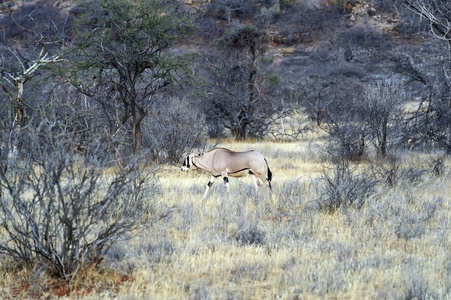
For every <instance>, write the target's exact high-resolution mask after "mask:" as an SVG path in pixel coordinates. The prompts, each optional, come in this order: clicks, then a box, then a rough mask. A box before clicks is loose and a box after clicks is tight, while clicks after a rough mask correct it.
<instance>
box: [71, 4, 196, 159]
mask: <svg viewBox="0 0 451 300" xmlns="http://www.w3.org/2000/svg"><path fill="white" fill-rule="evenodd" d="M177 3H178V2H177V1H160V0H138V1H134V0H133V1H132V0H88V1H83V2H81V4H80V7H79V13H80V18H79V21H78V22H77V24H76V28H77V31H76V38H75V41H74V43H73V55H74V63H73V66H72V69H71V70H72V74H71V75H72V76H71V81H72V83H73V84H74V85H75V86H76V87H77V88H78V89H79V90H80V91H81V92H82V93H84V94H85V95H88V96H89V97H91V98H92V99H94V100H96V101H99V102H101V103H102V105H103V106H104V110H105V113H107V114H108V117H109V119H110V126H111V129H112V132H113V133H115V132H117V131H118V130H120V129H121V128H123V127H125V126H126V125H129V126H130V128H131V135H132V141H133V142H132V144H133V150H134V153H135V154H136V153H138V152H139V150H140V147H141V143H142V138H143V132H142V127H141V124H142V121H143V120H144V118H145V117H146V116H147V115H148V112H149V106H150V104H151V103H152V101H154V100H155V99H156V98H157V97H158V94H159V93H160V92H161V91H162V89H164V88H167V87H168V86H170V85H171V84H174V83H182V82H184V81H188V80H190V76H191V74H190V70H189V68H188V59H187V57H186V56H182V55H174V54H173V53H171V52H170V50H171V46H173V44H174V43H176V42H177V41H178V40H179V39H181V38H186V37H187V36H188V34H189V32H190V30H191V29H193V28H194V25H193V22H192V20H191V18H190V15H189V14H188V13H186V12H184V11H183V10H182V9H181V8H180V6H178V5H177Z"/></svg>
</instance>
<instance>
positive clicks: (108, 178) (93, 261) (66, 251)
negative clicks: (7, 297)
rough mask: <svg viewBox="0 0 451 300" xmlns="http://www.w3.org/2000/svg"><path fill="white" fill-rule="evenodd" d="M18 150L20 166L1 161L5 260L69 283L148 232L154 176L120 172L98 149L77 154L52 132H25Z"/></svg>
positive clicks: (62, 135)
mask: <svg viewBox="0 0 451 300" xmlns="http://www.w3.org/2000/svg"><path fill="white" fill-rule="evenodd" d="M3 136H4V135H3ZM99 140H100V139H98V141H99ZM3 142H4V141H3ZM19 145H20V149H19V155H18V158H17V159H15V160H1V161H0V224H1V225H0V227H1V232H2V234H1V235H0V253H1V254H4V255H6V256H8V257H10V258H12V259H13V260H15V261H16V262H17V263H18V264H20V265H23V266H28V267H33V266H35V265H40V266H41V267H42V268H44V269H46V270H47V271H48V272H49V274H52V275H55V276H57V277H62V278H64V279H66V280H69V281H70V280H71V279H72V278H73V277H74V276H75V275H76V274H77V273H78V272H79V271H80V270H81V269H82V268H84V267H89V266H93V265H98V264H99V263H100V262H101V261H102V260H103V258H104V256H105V254H106V252H107V250H108V249H109V248H110V247H111V246H112V245H113V244H114V243H115V242H116V241H117V240H118V239H119V238H120V237H122V236H124V234H126V233H130V232H132V231H133V230H137V229H141V228H144V227H146V226H147V225H149V224H150V221H151V211H150V205H149V204H148V203H149V198H150V197H152V193H153V185H152V184H150V185H148V182H152V181H151V180H150V175H151V173H150V172H145V171H144V170H138V168H137V165H136V164H134V163H133V162H132V163H130V164H129V165H128V167H127V168H124V169H121V170H117V169H116V168H114V167H113V166H114V165H112V163H113V162H112V161H111V160H108V159H106V158H105V156H104V155H103V149H102V144H100V142H97V143H96V142H92V143H91V144H89V145H87V149H86V151H84V152H83V153H82V154H75V153H74V149H73V148H74V146H75V145H74V143H73V138H72V136H71V135H70V134H68V133H66V132H64V131H59V132H55V131H53V132H52V131H51V128H50V127H49V126H41V127H40V129H38V130H33V129H31V128H23V129H22V132H21V142H20V143H19Z"/></svg>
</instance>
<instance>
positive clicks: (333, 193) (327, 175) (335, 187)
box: [317, 159, 377, 213]
mask: <svg viewBox="0 0 451 300" xmlns="http://www.w3.org/2000/svg"><path fill="white" fill-rule="evenodd" d="M356 170H357V167H356V166H354V167H351V166H350V163H349V161H348V160H347V159H333V160H332V167H331V168H325V169H324V171H323V172H322V175H321V178H320V180H321V181H322V182H323V184H322V185H319V188H320V190H319V191H318V192H319V195H320V196H319V199H318V200H317V201H318V204H319V208H320V210H324V211H326V212H329V213H330V212H335V211H336V210H337V209H340V208H347V207H350V206H353V207H355V208H357V209H360V208H361V207H362V205H363V204H364V203H365V200H366V199H367V198H368V197H369V196H370V195H371V194H372V193H373V192H374V188H375V187H376V184H377V181H376V180H373V179H371V178H369V177H368V176H366V175H365V174H364V173H362V174H357V173H356Z"/></svg>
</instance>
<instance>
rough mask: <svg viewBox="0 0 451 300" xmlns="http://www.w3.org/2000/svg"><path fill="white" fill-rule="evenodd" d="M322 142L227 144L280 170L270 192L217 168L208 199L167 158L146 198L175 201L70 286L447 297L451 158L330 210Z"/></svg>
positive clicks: (199, 178)
mask: <svg viewBox="0 0 451 300" xmlns="http://www.w3.org/2000/svg"><path fill="white" fill-rule="evenodd" d="M319 143H321V141H314V142H311V138H310V137H309V138H305V139H304V140H302V141H299V142H295V143H294V142H293V143H275V142H253V143H235V142H231V141H227V142H223V143H221V144H220V145H219V146H222V147H228V148H231V149H233V150H237V151H240V150H249V149H254V150H258V151H261V152H262V153H264V154H265V155H266V157H267V159H268V162H269V165H270V168H271V170H272V172H273V174H274V177H273V189H274V193H273V197H270V195H269V193H268V189H260V191H259V193H258V195H255V194H254V190H253V186H252V180H251V178H250V177H245V178H240V179H236V178H232V179H230V186H231V192H232V197H231V199H228V198H227V197H226V193H225V188H224V186H223V184H222V181H220V180H218V182H217V183H215V184H214V185H213V187H212V189H211V191H210V192H211V194H210V196H209V198H208V200H207V202H206V203H205V206H204V207H202V203H201V197H202V194H203V191H204V188H205V185H206V183H207V182H208V179H209V175H208V174H206V173H202V172H200V171H191V172H189V173H182V172H180V167H179V166H165V167H163V168H162V169H161V170H160V171H159V176H158V178H159V185H160V188H161V193H160V194H159V196H158V197H157V198H156V199H149V201H150V202H151V203H152V205H154V207H155V213H156V214H158V213H160V212H162V211H164V210H167V209H168V207H170V208H171V210H172V214H170V215H169V216H168V217H167V218H165V219H163V220H161V221H160V222H158V223H156V224H155V225H153V226H152V228H150V229H149V230H148V231H146V232H143V233H139V234H136V235H135V236H133V235H131V237H132V239H131V240H127V241H119V242H118V243H117V244H116V245H115V246H114V247H113V248H112V249H111V250H110V253H109V255H108V258H107V259H106V262H105V264H106V267H108V268H109V269H108V270H114V272H113V271H110V273H101V272H96V271H92V273H91V275H90V276H87V277H86V278H85V279H84V280H81V279H80V280H79V281H78V282H79V286H81V287H83V284H85V285H84V286H85V287H87V286H88V287H89V288H85V289H84V291H85V292H83V293H81V292H80V293H76V292H74V293H72V294H67V295H66V296H67V297H68V298H76V297H79V298H86V299H94V298H95V299H109V298H112V297H115V298H118V299H275V298H277V299H297V298H299V299H325V298H327V299H330V298H332V299H364V298H367V299H413V298H415V297H417V298H418V299H449V298H450V295H451V252H450V251H449V250H450V249H451V235H450V233H449V228H450V225H451V217H450V216H451V199H450V198H451V197H450V196H449V195H451V176H450V172H449V168H450V166H449V159H448V161H446V164H447V165H446V166H447V168H446V169H445V170H446V173H445V174H444V175H443V176H441V177H434V176H432V175H427V176H426V178H425V179H424V180H423V181H422V182H421V183H419V184H416V185H413V186H412V185H411V186H406V185H402V184H401V185H398V186H396V187H393V188H388V187H381V188H380V189H378V190H377V192H376V193H375V194H374V195H373V196H371V197H370V198H369V199H367V201H366V202H365V204H364V206H363V207H362V208H361V209H359V210H358V209H352V208H351V209H349V210H348V211H346V212H343V211H341V210H340V211H337V212H336V213H334V214H327V213H325V212H322V211H321V210H319V209H318V208H317V205H316V201H317V199H318V188H319V187H318V184H317V180H316V179H317V178H318V176H319V175H320V172H321V155H320V152H319V149H318V144H319ZM409 155H412V157H413V158H409ZM429 158H430V156H429V155H416V154H408V153H406V154H405V159H404V161H403V163H404V164H421V161H424V163H423V164H422V165H427V160H428V159H429ZM1 263H2V264H4V261H1ZM2 267H4V265H2ZM18 274H19V273H17V272H10V273H5V272H3V273H2V274H1V275H0V297H2V298H13V296H17V293H16V294H14V288H10V287H11V286H15V287H17V286H18V285H17V284H14V282H16V281H17V278H18V276H24V275H18ZM33 274H36V271H35V272H34V273H33V272H31V274H28V275H27V276H25V278H28V279H29V278H30V277H31V276H32V275H33ZM102 274H103V275H102ZM105 274H106V275H105ZM119 274H122V275H119ZM122 276H125V277H122ZM124 278H125V279H124ZM86 282H90V285H89V284H86ZM19 286H20V284H19ZM47 295H55V294H54V293H53V294H52V293H51V291H49V292H48V293H47ZM24 297H25V295H24ZM28 297H30V295H28Z"/></svg>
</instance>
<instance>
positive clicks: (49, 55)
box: [0, 2, 68, 157]
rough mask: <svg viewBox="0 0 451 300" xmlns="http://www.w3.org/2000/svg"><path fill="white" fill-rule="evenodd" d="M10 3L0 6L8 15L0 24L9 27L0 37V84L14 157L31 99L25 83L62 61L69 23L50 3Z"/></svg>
mask: <svg viewBox="0 0 451 300" xmlns="http://www.w3.org/2000/svg"><path fill="white" fill-rule="evenodd" d="M10 4H11V3H7V2H5V3H4V5H5V6H4V7H1V9H4V10H5V13H8V14H7V16H6V15H5V17H3V18H2V19H1V20H0V26H1V27H3V28H8V30H6V31H5V32H4V34H3V35H2V37H1V38H0V44H1V45H0V55H1V59H0V87H1V89H2V92H3V93H4V94H5V96H6V97H5V98H4V99H7V100H6V101H8V102H9V103H8V104H7V105H4V106H3V107H8V109H7V112H6V114H7V117H6V118H5V120H8V121H7V122H8V124H7V126H9V127H10V132H9V141H8V146H9V148H10V152H9V156H10V157H13V156H14V155H15V153H17V140H18V137H19V135H20V128H21V127H22V126H23V125H24V118H25V115H26V109H25V107H27V106H29V105H30V102H31V100H28V99H25V87H26V84H27V83H28V82H30V81H36V79H38V78H42V77H43V76H42V72H41V71H42V70H43V69H45V68H48V67H49V66H50V65H54V64H57V63H60V62H62V61H63V50H62V47H61V45H64V41H65V38H66V27H67V25H68V24H67V19H65V18H64V17H62V15H61V14H60V12H59V11H58V10H57V9H55V8H54V7H52V6H51V5H47V4H44V5H42V7H40V8H39V9H37V7H36V5H33V4H32V5H27V6H24V7H21V8H18V9H16V10H15V11H12V10H11V7H10ZM49 15H52V19H50V17H49ZM49 23H51V24H52V25H51V26H49ZM6 101H5V102H6ZM3 125H5V124H3ZM11 155H13V156H11Z"/></svg>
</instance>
